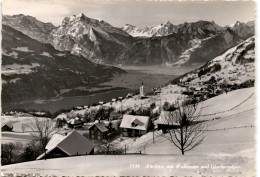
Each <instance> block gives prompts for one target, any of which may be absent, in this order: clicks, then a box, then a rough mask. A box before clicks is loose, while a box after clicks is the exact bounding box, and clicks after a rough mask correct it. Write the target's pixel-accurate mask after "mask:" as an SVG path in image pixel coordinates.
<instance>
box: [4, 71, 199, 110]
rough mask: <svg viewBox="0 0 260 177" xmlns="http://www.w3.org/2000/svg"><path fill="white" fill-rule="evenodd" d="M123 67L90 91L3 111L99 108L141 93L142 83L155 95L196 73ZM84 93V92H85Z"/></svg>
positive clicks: (80, 90)
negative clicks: (160, 89) (97, 106)
mask: <svg viewBox="0 0 260 177" xmlns="http://www.w3.org/2000/svg"><path fill="white" fill-rule="evenodd" d="M120 67H121V69H123V70H125V71H126V72H127V73H125V74H121V75H115V76H114V77H113V78H112V79H110V80H109V81H106V82H103V83H100V84H99V85H96V86H93V87H91V88H85V89H83V88H84V87H83V88H80V89H68V90H66V91H64V93H63V94H59V95H57V96H54V97H52V98H49V99H36V100H31V101H23V102H21V103H18V104H3V105H2V109H3V111H4V112H6V111H10V110H14V109H23V110H27V111H29V110H37V111H49V112H51V113H54V112H56V111H59V110H61V109H65V110H67V109H72V108H73V107H75V106H82V105H92V104H98V103H99V102H100V101H105V102H108V101H111V99H112V98H115V97H125V96H126V95H127V94H128V93H136V92H139V87H140V85H141V83H142V82H143V83H144V85H145V92H146V93H149V92H152V90H151V89H152V88H158V87H160V86H163V85H165V84H167V83H169V82H170V81H171V80H173V79H175V78H176V77H178V76H179V75H182V74H184V73H186V72H189V71H191V70H192V69H194V67H184V68H180V67H172V68H170V67H166V66H151V67H148V66H147V67H137V66H120ZM155 70H156V72H155ZM73 90H76V92H75V93H74V94H75V95H72V94H71V95H69V94H68V93H69V92H72V91H73ZM82 90H85V92H84V91H82ZM87 91H88V92H87ZM66 93H67V94H66Z"/></svg>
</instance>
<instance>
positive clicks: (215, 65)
mask: <svg viewBox="0 0 260 177" xmlns="http://www.w3.org/2000/svg"><path fill="white" fill-rule="evenodd" d="M254 61H255V37H251V38H249V39H247V40H246V41H244V42H242V43H240V44H239V45H237V46H236V47H233V48H231V49H229V50H228V51H226V52H225V53H224V54H222V55H220V56H218V57H216V58H214V59H213V60H211V61H209V62H208V63H207V64H206V65H204V66H203V67H201V68H200V69H198V70H196V71H193V72H191V73H190V74H188V75H187V76H185V77H183V78H182V79H180V81H181V82H186V81H187V80H189V81H190V83H191V84H192V85H193V84H194V85H196V84H200V83H203V82H205V81H208V80H209V79H210V78H211V77H212V76H214V77H215V78H216V79H217V80H218V82H219V83H221V82H224V80H225V81H227V82H228V83H231V84H233V83H237V84H241V83H243V82H245V81H247V80H254V79H255V64H254Z"/></svg>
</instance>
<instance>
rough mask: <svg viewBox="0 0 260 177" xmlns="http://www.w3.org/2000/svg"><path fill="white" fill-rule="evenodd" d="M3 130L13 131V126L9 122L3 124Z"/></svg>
mask: <svg viewBox="0 0 260 177" xmlns="http://www.w3.org/2000/svg"><path fill="white" fill-rule="evenodd" d="M1 131H2V132H11V131H13V126H12V125H10V124H8V123H6V124H3V125H2V127H1Z"/></svg>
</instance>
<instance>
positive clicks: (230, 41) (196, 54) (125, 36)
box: [5, 14, 254, 66]
mask: <svg viewBox="0 0 260 177" xmlns="http://www.w3.org/2000/svg"><path fill="white" fill-rule="evenodd" d="M5 18H6V17H5ZM9 18H11V17H9ZM12 18H18V17H14V16H13V17H12ZM23 18H28V19H31V18H33V17H28V16H25V17H23ZM5 21H8V20H5ZM11 21H14V20H11ZM5 23H7V22H5ZM13 23H15V24H13V25H12V26H13V27H14V28H15V29H17V30H19V31H21V32H23V33H24V34H26V31H32V32H31V33H29V32H27V35H28V36H29V37H31V38H34V39H36V37H35V34H38V33H40V34H39V36H47V37H46V39H47V40H46V41H44V42H49V43H50V44H52V45H53V46H54V47H55V48H56V49H57V50H61V51H70V52H71V53H72V54H75V55H78V56H80V55H82V56H84V57H85V58H88V59H90V60H91V61H94V62H95V63H104V64H128V65H129V64H130V65H158V64H167V65H171V66H173V65H191V64H194V63H201V64H204V63H206V62H207V61H209V60H211V59H212V58H214V57H216V56H218V55H220V54H222V53H223V52H225V51H226V50H227V49H229V48H231V47H234V46H235V45H237V44H238V43H239V42H242V41H243V40H246V39H248V38H249V37H252V36H253V35H254V22H248V23H241V22H237V23H236V24H235V25H233V26H231V27H228V26H227V27H221V26H219V25H217V24H216V23H215V22H214V21H212V22H209V21H198V22H192V23H183V24H179V25H173V24H172V23H170V22H166V23H165V24H161V25H159V26H156V27H146V28H144V29H141V28H137V27H134V26H131V25H126V26H124V27H123V28H116V27H113V26H112V25H110V24H108V23H107V22H104V21H102V20H96V19H92V18H88V17H86V16H85V15H84V14H79V15H73V16H70V17H65V18H64V20H63V22H62V25H61V26H59V27H57V28H55V27H53V28H52V30H51V32H50V30H49V31H48V33H47V32H46V30H31V29H28V28H27V29H26V25H24V23H21V20H16V21H15V22H13ZM38 23H40V22H37V24H38ZM40 24H41V23H40ZM42 24H43V23H42ZM45 25H46V24H44V25H43V26H44V27H42V28H43V29H45V28H47V27H46V26H45ZM20 26H21V27H20ZM38 26H40V25H38ZM47 26H48V25H47ZM32 29H34V28H32ZM36 29H37V28H36ZM48 29H49V28H48ZM35 31H36V32H35ZM133 36H134V37H133ZM136 36H137V37H136ZM38 40H39V41H41V40H44V39H43V38H42V37H41V40H40V39H38Z"/></svg>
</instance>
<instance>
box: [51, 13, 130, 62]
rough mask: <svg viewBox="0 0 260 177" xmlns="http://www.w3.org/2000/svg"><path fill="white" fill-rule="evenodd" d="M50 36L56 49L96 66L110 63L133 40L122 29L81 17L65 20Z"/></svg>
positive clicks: (81, 15)
mask: <svg viewBox="0 0 260 177" xmlns="http://www.w3.org/2000/svg"><path fill="white" fill-rule="evenodd" d="M51 35H52V37H53V43H52V44H53V46H54V47H55V48H56V49H58V50H68V51H71V52H72V53H73V54H79V55H83V56H84V57H86V58H89V59H90V60H92V61H95V62H97V63H99V62H100V63H103V62H105V63H113V62H114V59H115V58H116V57H117V54H118V53H119V52H120V51H121V50H123V49H124V48H125V47H126V46H128V45H131V42H132V40H133V39H132V37H131V36H130V35H129V34H128V33H126V32H124V31H122V30H121V29H119V28H115V27H113V26H111V25H110V24H108V23H106V22H104V21H99V20H95V19H91V18H88V17H86V16H85V15H84V14H79V15H77V16H71V17H66V18H64V20H63V21H62V25H61V26H60V27H58V28H56V29H54V30H53V31H52V33H51Z"/></svg>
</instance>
